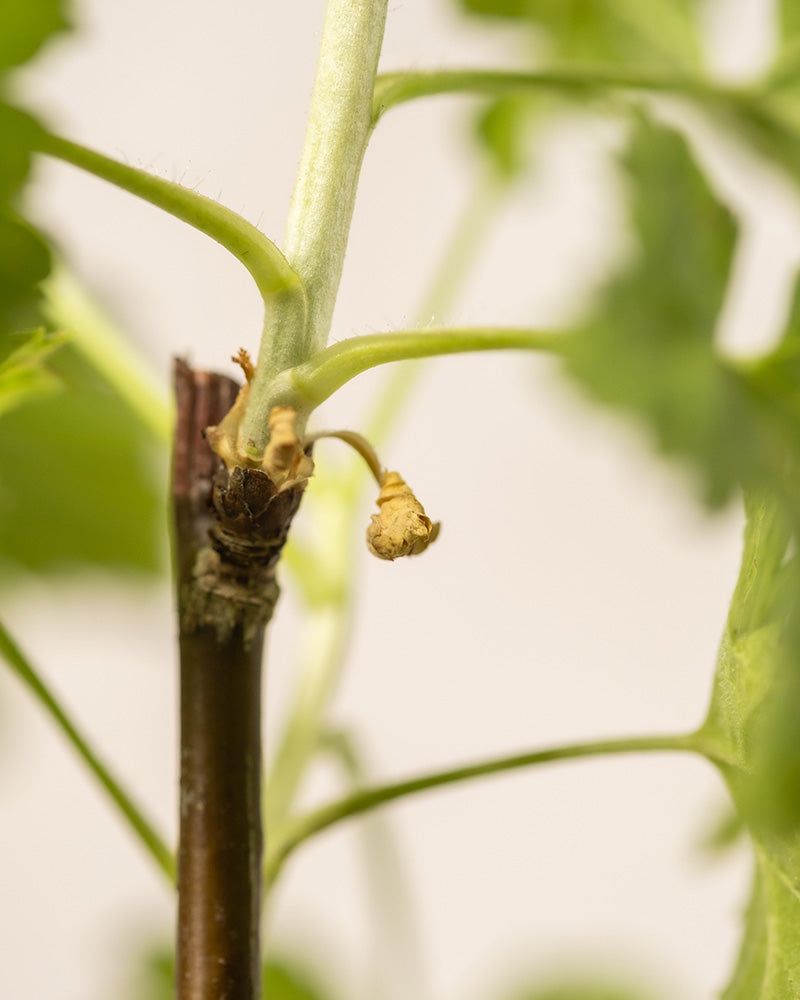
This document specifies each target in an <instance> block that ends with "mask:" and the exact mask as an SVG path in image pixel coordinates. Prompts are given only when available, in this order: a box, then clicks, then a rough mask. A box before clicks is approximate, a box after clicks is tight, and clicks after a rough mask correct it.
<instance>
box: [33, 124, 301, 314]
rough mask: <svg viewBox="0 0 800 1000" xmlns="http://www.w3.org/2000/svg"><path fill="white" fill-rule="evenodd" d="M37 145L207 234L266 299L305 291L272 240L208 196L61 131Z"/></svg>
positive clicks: (299, 294) (41, 149)
mask: <svg viewBox="0 0 800 1000" xmlns="http://www.w3.org/2000/svg"><path fill="white" fill-rule="evenodd" d="M37 148H38V150H39V152H42V153H46V154H47V155H48V156H52V157H55V159H57V160H63V161H64V162H65V163H71V164H72V165H73V166H75V167H80V169H81V170H86V171H87V172H88V173H90V174H94V176H95V177H100V178H101V179H102V180H104V181H108V182H109V183H110V184H115V185H116V186H117V187H119V188H122V189H123V190H124V191H128V192H129V193H130V194H134V195H136V196H137V197H139V198H142V199H143V200H144V201H149V202H150V204H151V205H155V206H156V207H157V208H160V209H162V210H163V211H165V212H168V213H169V214H170V215H174V216H175V218H177V219H180V220H181V221H182V222H186V223H188V225H190V226H193V227H194V228H195V229H198V230H199V231H200V232H201V233H205V234H206V236H210V237H211V239H212V240H215V241H216V242H217V243H219V244H220V245H221V246H223V247H225V249H226V250H228V251H230V253H232V254H233V256H234V257H235V258H236V259H237V260H238V261H239V262H240V263H242V264H243V265H244V266H245V267H246V268H247V270H248V271H249V272H250V274H251V275H252V277H253V280H254V281H255V283H256V285H257V286H258V290H259V291H260V292H261V295H262V297H263V298H264V299H268V298H269V297H271V296H273V295H276V294H279V293H286V292H291V293H292V294H294V295H297V296H302V295H303V285H302V282H301V281H300V278H299V277H298V275H297V274H296V272H295V271H294V270H293V269H292V268H291V267H290V266H289V264H288V262H287V260H286V258H285V257H284V256H283V254H282V253H281V252H280V250H279V249H278V248H277V247H276V246H275V244H274V243H273V242H272V241H271V240H269V239H267V237H266V236H265V235H264V234H263V233H262V232H261V231H260V230H259V229H256V227H255V226H253V225H252V224H251V223H249V222H247V220H246V219H243V218H242V217H241V216H240V215H237V214H236V212H233V211H232V210H231V209H229V208H226V207H225V206H224V205H220V204H219V202H216V201H214V200H213V199H212V198H207V197H206V196H205V195H203V194H199V193H198V192H197V191H192V190H190V189H189V188H186V187H183V186H182V185H180V184H176V183H174V182H173V181H168V180H165V179H164V178H163V177H157V176H156V175H155V174H149V173H147V171H145V170H139V169H138V168H137V167H131V166H128V164H126V163H120V162H119V161H118V160H113V159H111V157H108V156H104V155H103V154H102V153H98V152H96V151H95V150H93V149H89V148H87V147H86V146H81V145H80V144H79V143H76V142H70V141H69V140H68V139H62V138H61V137H60V136H56V135H51V134H49V133H46V132H42V133H41V136H40V138H39V141H38V143H37Z"/></svg>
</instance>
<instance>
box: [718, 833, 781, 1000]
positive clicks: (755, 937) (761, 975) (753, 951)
mask: <svg viewBox="0 0 800 1000" xmlns="http://www.w3.org/2000/svg"><path fill="white" fill-rule="evenodd" d="M756 857H757V875H756V879H755V886H754V889H753V893H752V896H751V899H750V903H749V905H748V908H747V913H746V916H745V931H744V938H743V941H742V945H741V948H740V951H739V957H738V961H737V965H736V969H735V970H734V973H733V977H732V979H731V981H730V983H729V984H728V987H727V989H726V990H725V991H724V993H723V994H722V998H721V1000H797V996H798V991H797V985H796V983H797V969H798V966H800V899H798V895H797V890H796V889H795V888H793V886H792V883H789V882H787V875H788V874H789V873H788V872H786V871H782V870H781V869H780V868H778V867H776V866H775V865H773V864H772V863H771V862H770V861H769V859H768V858H767V857H766V856H765V855H764V854H762V853H761V852H759V851H757V852H756ZM797 871H798V869H797V868H796V867H795V868H793V873H794V875H795V876H796V875H797ZM796 884H797V883H796V881H795V882H794V885H796Z"/></svg>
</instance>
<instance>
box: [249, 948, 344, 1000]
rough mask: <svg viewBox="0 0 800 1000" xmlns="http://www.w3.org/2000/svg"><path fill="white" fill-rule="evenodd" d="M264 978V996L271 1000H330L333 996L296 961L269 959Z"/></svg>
mask: <svg viewBox="0 0 800 1000" xmlns="http://www.w3.org/2000/svg"><path fill="white" fill-rule="evenodd" d="M263 977H264V984H263V994H264V996H265V997H269V1000H330V998H331V996H332V994H331V993H329V992H328V991H327V990H325V989H322V988H321V986H320V985H319V983H318V982H317V981H316V979H315V977H314V975H313V974H312V973H311V972H310V971H309V970H307V969H304V968H302V967H301V966H300V964H299V963H297V962H296V961H290V960H288V959H284V958H268V959H267V960H266V962H265V963H264V969H263Z"/></svg>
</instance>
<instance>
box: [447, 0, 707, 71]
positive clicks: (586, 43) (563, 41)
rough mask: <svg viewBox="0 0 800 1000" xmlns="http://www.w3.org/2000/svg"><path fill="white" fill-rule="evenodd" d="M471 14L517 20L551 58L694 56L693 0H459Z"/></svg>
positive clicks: (641, 61) (669, 59)
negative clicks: (532, 34)
mask: <svg viewBox="0 0 800 1000" xmlns="http://www.w3.org/2000/svg"><path fill="white" fill-rule="evenodd" d="M461 7H462V8H463V9H464V10H465V11H467V12H468V13H471V14H478V15H482V16H483V17H487V18H498V19H503V20H506V21H507V20H509V19H514V20H517V21H518V22H519V24H520V26H521V27H525V28H528V29H531V30H532V31H535V32H537V33H539V34H540V35H541V36H542V39H543V41H544V46H545V50H546V52H547V55H548V56H549V58H550V59H553V60H560V61H563V60H573V59H574V60H580V61H582V62H598V61H610V62H625V63H627V64H629V65H630V64H637V65H641V66H643V67H645V68H647V69H651V68H653V66H654V64H655V65H659V64H668V65H671V64H676V65H687V64H692V63H694V62H696V61H697V59H698V58H699V52H700V47H699V43H698V33H697V23H696V18H695V13H696V7H697V4H696V3H695V2H694V0H647V2H643V0H461Z"/></svg>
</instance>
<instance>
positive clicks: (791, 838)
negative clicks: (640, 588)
mask: <svg viewBox="0 0 800 1000" xmlns="http://www.w3.org/2000/svg"><path fill="white" fill-rule="evenodd" d="M746 508H747V528H746V531H745V545H744V553H743V556H742V569H741V573H740V576H739V581H738V583H737V586H736V590H735V593H734V596H733V601H732V603H731V609H730V613H729V616H728V621H727V625H726V628H725V633H724V635H723V639H722V643H721V647H720V653H719V659H718V664H717V671H716V675H715V679H714V689H713V695H712V701H711V708H710V710H709V714H708V718H707V720H706V723H705V725H704V727H703V735H704V738H705V739H706V740H708V741H709V743H710V745H711V747H712V748H713V749H714V751H715V752H716V753H717V754H718V755H719V756H720V757H721V758H722V759H723V760H724V761H727V762H728V763H725V764H723V765H722V770H723V773H724V775H725V777H726V779H727V782H728V786H729V788H730V790H731V794H732V796H733V800H734V802H735V804H736V806H737V808H738V810H739V813H740V815H741V816H742V817H743V819H744V820H745V822H746V823H747V825H748V827H749V829H750V832H751V835H752V838H753V841H754V845H755V853H756V876H755V883H754V888H753V893H752V897H751V900H750V904H749V907H748V911H747V915H746V920H745V935H744V941H743V944H742V947H741V950H740V953H739V959H738V962H737V966H736V969H735V971H734V974H733V978H732V980H731V982H730V984H729V986H728V988H727V990H726V991H725V993H724V995H723V997H724V1000H795V998H796V997H797V995H798V994H797V987H796V970H797V968H798V963H800V897H798V894H797V891H796V888H795V887H796V886H797V885H798V884H800V845H798V837H797V831H798V829H799V828H800V791H799V790H798V761H800V734H798V726H797V723H796V712H797V704H798V700H797V695H798V691H797V688H798V681H797V673H798V671H797V664H798V651H800V642H798V635H797V632H798V624H797V623H798V607H797V605H798V597H797V595H798V592H799V591H800V579H798V568H797V560H796V557H790V556H789V555H788V552H789V545H790V541H791V539H792V535H793V533H794V534H795V535H796V522H795V525H794V526H793V525H792V518H791V517H789V516H788V515H787V512H786V511H785V510H784V509H782V508H781V507H780V505H779V504H778V503H776V502H775V500H774V498H773V497H770V496H769V495H768V494H754V495H748V496H747V503H746ZM789 698H791V699H792V700H791V701H789V700H788V699H789Z"/></svg>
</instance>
